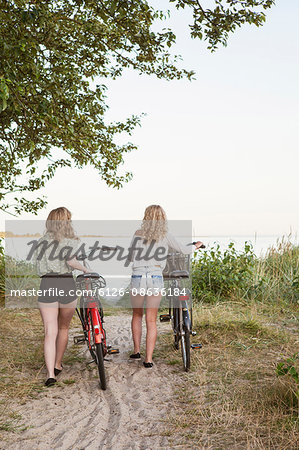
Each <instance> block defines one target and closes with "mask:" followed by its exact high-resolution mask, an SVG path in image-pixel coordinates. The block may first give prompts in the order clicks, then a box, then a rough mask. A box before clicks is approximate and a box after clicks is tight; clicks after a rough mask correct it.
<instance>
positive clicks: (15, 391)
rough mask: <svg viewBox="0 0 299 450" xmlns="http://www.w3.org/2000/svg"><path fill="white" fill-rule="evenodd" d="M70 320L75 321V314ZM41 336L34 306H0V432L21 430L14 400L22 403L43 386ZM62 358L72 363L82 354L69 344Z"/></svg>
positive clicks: (43, 367) (39, 322)
mask: <svg viewBox="0 0 299 450" xmlns="http://www.w3.org/2000/svg"><path fill="white" fill-rule="evenodd" d="M73 324H76V325H78V319H77V318H76V317H74V318H73ZM43 338H44V331H43V324H42V320H41V317H40V313H39V311H38V310H37V309H26V310H20V309H14V310H12V309H6V308H0V347H1V352H0V432H5V431H21V430H22V429H23V428H24V425H23V423H22V418H21V417H20V416H19V415H18V414H16V413H15V412H14V411H13V404H15V403H16V402H18V403H25V402H26V400H27V399H28V398H32V397H35V396H36V395H37V394H38V393H39V392H41V391H42V390H43V389H46V388H45V387H44V379H45V366H44V354H43ZM64 360H65V363H66V364H72V363H74V362H76V361H81V360H82V357H81V356H80V355H78V351H77V349H76V348H74V347H73V346H70V347H69V348H68V350H67V353H66V355H65V359H64ZM71 383H72V381H69V384H71ZM65 384H66V383H65Z"/></svg>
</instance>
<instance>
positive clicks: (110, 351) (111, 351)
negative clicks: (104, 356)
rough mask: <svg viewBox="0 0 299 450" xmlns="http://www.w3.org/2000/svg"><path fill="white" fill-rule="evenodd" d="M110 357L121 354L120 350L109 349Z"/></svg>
mask: <svg viewBox="0 0 299 450" xmlns="http://www.w3.org/2000/svg"><path fill="white" fill-rule="evenodd" d="M107 350H108V355H116V354H117V353H119V348H108V347H107Z"/></svg>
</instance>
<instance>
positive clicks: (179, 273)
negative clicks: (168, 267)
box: [169, 270, 189, 278]
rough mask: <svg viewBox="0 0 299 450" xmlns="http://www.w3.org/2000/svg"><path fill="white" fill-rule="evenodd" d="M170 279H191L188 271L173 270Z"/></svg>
mask: <svg viewBox="0 0 299 450" xmlns="http://www.w3.org/2000/svg"><path fill="white" fill-rule="evenodd" d="M169 278H189V272H187V270H173V271H172V272H170V274H169Z"/></svg>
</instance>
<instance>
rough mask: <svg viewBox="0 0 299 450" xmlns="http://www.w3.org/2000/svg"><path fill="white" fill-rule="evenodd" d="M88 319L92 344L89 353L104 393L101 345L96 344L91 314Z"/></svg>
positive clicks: (105, 386)
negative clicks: (95, 366)
mask: <svg viewBox="0 0 299 450" xmlns="http://www.w3.org/2000/svg"><path fill="white" fill-rule="evenodd" d="M89 317H90V323H91V332H92V343H91V344H92V345H91V348H90V349H89V351H90V354H91V355H92V356H93V357H94V360H95V362H96V365H97V366H98V371H99V377H100V384H101V388H102V389H103V391H105V390H106V389H107V382H106V374H105V367H104V351H103V343H102V342H101V343H96V340H95V334H94V327H93V322H92V315H91V313H90V314H89Z"/></svg>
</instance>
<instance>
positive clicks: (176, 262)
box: [160, 245, 205, 372]
mask: <svg viewBox="0 0 299 450" xmlns="http://www.w3.org/2000/svg"><path fill="white" fill-rule="evenodd" d="M200 248H205V246H204V245H202V246H201V247H200ZM189 268H190V255H183V254H182V253H178V252H173V253H169V254H168V256H167V264H166V267H165V270H164V271H163V277H164V279H165V280H168V286H167V288H166V298H167V299H168V301H169V313H168V314H161V315H160V321H161V322H169V321H171V324H172V329H173V335H174V347H175V349H176V350H178V349H179V345H180V344H181V352H182V359H183V366H184V370H185V371H186V372H188V371H189V369H190V365H191V354H190V353H191V352H190V349H191V348H192V349H200V348H201V347H202V345H201V344H191V336H195V335H196V331H193V330H192V325H193V323H192V322H193V321H192V305H191V292H190V289H189V288H188V287H186V284H188V283H184V282H183V280H189V278H190V275H189V273H190V270H189Z"/></svg>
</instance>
